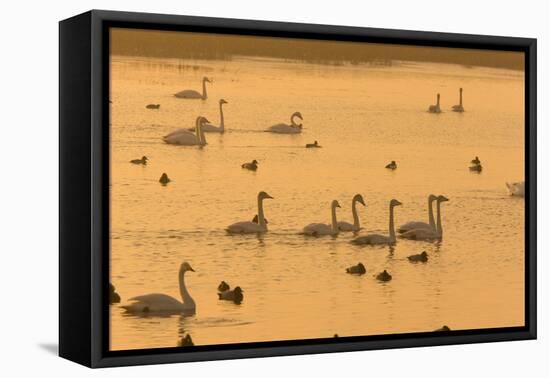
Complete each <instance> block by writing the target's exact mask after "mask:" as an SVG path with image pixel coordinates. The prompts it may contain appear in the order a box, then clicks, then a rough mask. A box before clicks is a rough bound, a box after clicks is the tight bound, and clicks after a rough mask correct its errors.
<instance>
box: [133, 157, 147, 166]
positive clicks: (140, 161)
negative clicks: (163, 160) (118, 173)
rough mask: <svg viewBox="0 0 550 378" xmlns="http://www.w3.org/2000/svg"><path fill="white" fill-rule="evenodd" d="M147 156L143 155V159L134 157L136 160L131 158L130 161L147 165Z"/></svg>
mask: <svg viewBox="0 0 550 378" xmlns="http://www.w3.org/2000/svg"><path fill="white" fill-rule="evenodd" d="M147 160H149V159H147V156H142V157H141V159H134V160H130V163H132V164H141V165H146V164H147Z"/></svg>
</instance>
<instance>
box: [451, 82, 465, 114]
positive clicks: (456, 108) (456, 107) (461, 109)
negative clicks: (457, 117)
mask: <svg viewBox="0 0 550 378" xmlns="http://www.w3.org/2000/svg"><path fill="white" fill-rule="evenodd" d="M452 109H453V112H458V113H462V112H464V107H463V106H462V88H460V103H459V104H458V105H453V108H452Z"/></svg>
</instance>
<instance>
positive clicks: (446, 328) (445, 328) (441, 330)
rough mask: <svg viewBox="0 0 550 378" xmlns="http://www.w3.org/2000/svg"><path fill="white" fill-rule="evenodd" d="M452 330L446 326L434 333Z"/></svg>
mask: <svg viewBox="0 0 550 378" xmlns="http://www.w3.org/2000/svg"><path fill="white" fill-rule="evenodd" d="M450 330H451V329H450V328H449V327H447V326H446V325H444V326H443V327H441V328H438V329H436V330H434V332H449V331H450Z"/></svg>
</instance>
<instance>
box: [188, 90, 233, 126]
mask: <svg viewBox="0 0 550 378" xmlns="http://www.w3.org/2000/svg"><path fill="white" fill-rule="evenodd" d="M219 104H220V125H219V126H216V125H214V124H213V123H210V122H207V123H205V124H204V125H202V131H204V132H205V133H222V134H223V133H224V132H225V122H224V118H223V105H224V104H228V102H227V101H225V100H224V99H223V98H222V99H221V100H220V101H219ZM187 130H189V131H193V130H194V129H193V128H189V129H187Z"/></svg>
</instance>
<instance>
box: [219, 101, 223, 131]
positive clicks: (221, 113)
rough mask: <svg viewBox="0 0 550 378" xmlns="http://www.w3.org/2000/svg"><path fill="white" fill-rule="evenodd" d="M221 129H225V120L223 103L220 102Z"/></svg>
mask: <svg viewBox="0 0 550 378" xmlns="http://www.w3.org/2000/svg"><path fill="white" fill-rule="evenodd" d="M220 129H221V130H222V131H223V130H224V122H223V104H222V103H221V102H220Z"/></svg>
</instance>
